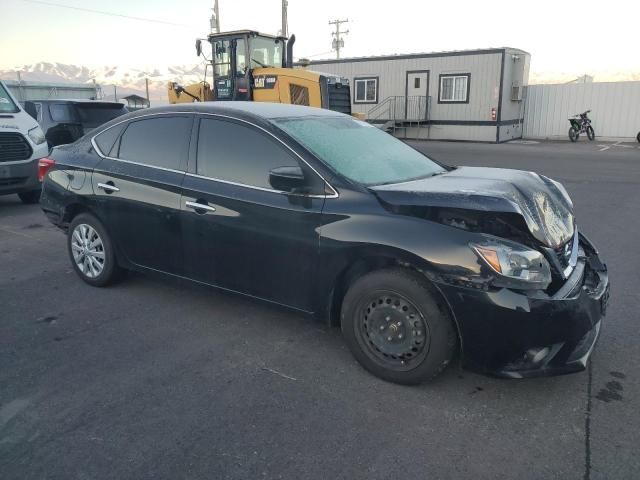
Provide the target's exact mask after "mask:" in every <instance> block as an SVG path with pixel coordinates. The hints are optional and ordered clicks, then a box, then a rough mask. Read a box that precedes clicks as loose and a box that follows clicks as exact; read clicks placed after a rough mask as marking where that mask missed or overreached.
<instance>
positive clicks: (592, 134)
mask: <svg viewBox="0 0 640 480" xmlns="http://www.w3.org/2000/svg"><path fill="white" fill-rule="evenodd" d="M587 138H588V139H589V140H592V141H593V140H595V138H596V132H595V131H594V130H593V127H592V126H591V125H589V126H588V127H587Z"/></svg>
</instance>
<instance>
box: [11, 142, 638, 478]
mask: <svg viewBox="0 0 640 480" xmlns="http://www.w3.org/2000/svg"><path fill="white" fill-rule="evenodd" d="M414 145H415V146H416V147H417V148H419V149H420V150H422V151H424V152H427V153H428V154H430V155H432V156H433V157H434V158H437V159H440V160H442V161H444V162H447V163H451V164H456V165H477V166H497V167H508V168H518V169H526V170H535V171H538V172H540V173H543V174H545V175H548V176H550V177H552V178H555V179H558V180H560V181H561V182H562V183H564V185H565V186H566V188H567V190H568V191H569V193H570V195H571V196H572V198H573V200H574V203H575V205H576V214H577V219H578V224H579V228H580V229H581V230H582V231H584V232H585V233H586V234H587V235H588V236H589V237H590V238H591V239H592V240H593V241H594V242H595V243H596V245H597V246H598V247H599V249H600V251H601V254H602V256H603V258H604V259H605V260H606V261H607V263H608V265H609V269H610V276H611V282H612V295H611V303H610V308H609V312H608V315H607V317H606V319H605V323H604V328H603V331H602V336H601V339H600V342H599V344H598V346H597V348H596V351H595V352H594V355H593V357H592V362H591V365H590V367H589V369H588V370H587V371H585V372H583V373H579V374H574V375H568V376H563V377H555V378H542V379H531V380H523V381H507V380H496V379H491V378H487V377H483V376H479V375H475V374H472V373H469V372H466V371H463V370H461V369H460V368H459V367H458V366H457V365H453V366H451V367H450V368H448V369H447V370H446V371H445V373H444V375H442V376H441V377H440V378H438V379H437V380H436V381H434V382H433V383H430V384H426V385H422V386H419V387H402V386H398V385H393V384H390V383H386V382H384V381H382V380H378V379H377V378H375V377H373V376H371V375H370V374H368V373H367V372H365V371H364V370H363V369H362V368H361V367H360V366H359V365H358V364H357V363H356V362H355V360H354V359H353V358H352V357H351V355H350V354H349V352H348V350H347V349H346V347H345V345H344V344H343V342H342V339H341V335H340V332H339V330H338V329H332V328H329V327H326V326H324V325H319V324H316V323H313V322H311V321H309V320H308V319H306V318H304V317H301V316H300V315H298V314H296V313H293V312H290V311H287V310H284V309H280V308H276V307H273V306H270V305H266V304H263V303H260V302H257V301H252V300H247V299H245V298H242V297H239V296H234V295H231V294H227V293H221V292H218V291H216V290H214V289H210V288H205V287H201V286H195V285H192V284H188V283H186V282H177V281H174V280H167V279H164V278H160V277H149V276H144V275H139V274H132V275H129V276H128V277H127V278H126V279H125V280H124V281H122V282H121V283H119V284H117V285H115V286H113V287H110V288H105V289H96V288H92V287H89V286H88V285H86V284H84V283H83V282H82V281H81V280H80V279H79V278H77V276H76V274H75V273H74V272H73V271H72V268H71V265H70V263H69V260H68V258H67V253H66V249H65V238H64V235H63V234H62V233H61V232H60V231H59V230H57V229H56V228H54V227H53V226H51V225H50V224H49V223H48V221H47V220H46V218H45V217H44V215H43V214H42V213H41V211H40V210H39V207H38V206H37V205H36V206H25V205H22V204H21V203H20V201H19V200H18V198H17V196H6V197H0V478H2V479H3V480H9V479H21V480H23V479H64V480H70V479H227V478H228V479H255V478H269V479H271V478H286V479H339V478H344V479H378V478H381V479H382V478H384V479H396V478H405V479H408V478H411V479H413V478H419V479H425V478H429V479H449V478H451V479H462V478H474V479H485V478H486V479H502V478H504V479H512V478H519V479H555V478H561V479H563V480H570V479H582V480H585V479H586V480H589V479H633V478H640V457H639V455H638V452H639V449H638V448H639V447H638V445H640V433H638V432H639V430H640V420H639V413H638V412H639V410H640V408H639V407H640V400H639V398H640V387H639V383H638V380H639V379H640V372H639V368H638V367H639V366H640V365H639V364H640V347H639V343H638V331H639V329H638V314H637V305H638V304H639V303H640V294H639V293H638V287H639V285H640V254H639V253H638V240H639V239H640V214H639V213H638V209H639V208H640V149H639V148H638V144H617V145H616V146H611V145H613V144H609V143H600V142H598V141H596V142H594V143H588V142H586V141H582V139H581V141H580V142H579V143H578V144H575V145H574V144H569V143H565V142H556V143H533V144H514V143H510V144H503V145H487V144H472V143H468V144H467V143H447V142H415V143H414ZM606 146H609V148H606V149H605V148H604V147H606Z"/></svg>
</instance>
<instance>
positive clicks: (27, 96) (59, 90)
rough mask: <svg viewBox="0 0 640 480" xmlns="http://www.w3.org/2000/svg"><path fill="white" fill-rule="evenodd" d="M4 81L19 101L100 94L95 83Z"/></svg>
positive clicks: (87, 96)
mask: <svg viewBox="0 0 640 480" xmlns="http://www.w3.org/2000/svg"><path fill="white" fill-rule="evenodd" d="M4 83H5V84H6V85H7V87H8V88H9V90H11V93H12V94H13V96H14V97H16V100H18V101H19V102H25V101H27V100H46V99H50V98H64V99H91V98H93V99H95V98H97V96H98V91H97V88H98V87H97V86H95V85H93V84H71V83H69V84H67V83H46V82H31V81H23V82H18V81H15V80H4Z"/></svg>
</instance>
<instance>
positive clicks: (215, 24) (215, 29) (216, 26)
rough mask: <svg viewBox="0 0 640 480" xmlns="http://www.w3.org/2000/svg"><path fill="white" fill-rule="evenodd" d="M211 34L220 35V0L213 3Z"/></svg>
mask: <svg viewBox="0 0 640 480" xmlns="http://www.w3.org/2000/svg"><path fill="white" fill-rule="evenodd" d="M210 24H211V33H220V11H219V10H218V0H214V1H213V15H211V20H210Z"/></svg>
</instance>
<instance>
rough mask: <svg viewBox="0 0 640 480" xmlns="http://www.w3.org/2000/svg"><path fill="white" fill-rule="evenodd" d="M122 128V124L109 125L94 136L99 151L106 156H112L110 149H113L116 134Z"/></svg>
mask: <svg viewBox="0 0 640 480" xmlns="http://www.w3.org/2000/svg"><path fill="white" fill-rule="evenodd" d="M123 129H124V124H120V125H116V126H115V127H111V128H109V129H107V130H105V131H104V132H102V133H100V134H98V135H97V136H96V137H95V139H94V140H95V142H96V145H97V146H98V148H99V149H100V153H102V154H103V155H106V156H112V155H111V150H112V149H113V145H114V144H115V143H116V140H117V139H118V136H119V135H120V133H121V132H122V130H123Z"/></svg>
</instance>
